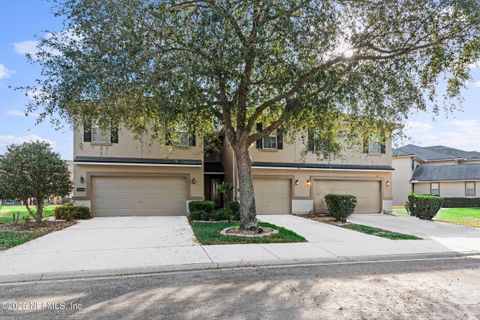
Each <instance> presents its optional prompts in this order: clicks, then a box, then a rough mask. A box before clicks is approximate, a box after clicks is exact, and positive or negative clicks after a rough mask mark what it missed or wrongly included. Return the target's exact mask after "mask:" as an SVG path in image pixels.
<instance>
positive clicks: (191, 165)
mask: <svg viewBox="0 0 480 320" xmlns="http://www.w3.org/2000/svg"><path fill="white" fill-rule="evenodd" d="M74 164H78V165H84V166H88V165H101V166H142V167H179V168H201V167H202V165H201V164H163V163H111V162H110V163H109V162H74Z"/></svg>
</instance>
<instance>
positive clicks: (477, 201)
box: [442, 198, 480, 208]
mask: <svg viewBox="0 0 480 320" xmlns="http://www.w3.org/2000/svg"><path fill="white" fill-rule="evenodd" d="M442 206H443V207H444V208H479V207H480V198H443V204H442Z"/></svg>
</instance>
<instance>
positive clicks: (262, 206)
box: [253, 179, 291, 214]
mask: <svg viewBox="0 0 480 320" xmlns="http://www.w3.org/2000/svg"><path fill="white" fill-rule="evenodd" d="M253 188H254V190H255V204H256V206H257V213H258V214H288V213H290V205H291V191H290V190H291V182H290V180H287V179H255V180H254V181H253Z"/></svg>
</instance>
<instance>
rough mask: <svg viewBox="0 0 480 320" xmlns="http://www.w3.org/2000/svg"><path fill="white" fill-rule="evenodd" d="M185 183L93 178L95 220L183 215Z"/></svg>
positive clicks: (173, 179)
mask: <svg viewBox="0 0 480 320" xmlns="http://www.w3.org/2000/svg"><path fill="white" fill-rule="evenodd" d="M186 194H187V193H186V183H185V178H179V177H148V178H147V177H93V178H92V206H93V214H94V216H97V217H99V216H161V215H166V216H168V215H184V214H185V213H186Z"/></svg>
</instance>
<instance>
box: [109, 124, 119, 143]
mask: <svg viewBox="0 0 480 320" xmlns="http://www.w3.org/2000/svg"><path fill="white" fill-rule="evenodd" d="M110 142H111V143H118V127H113V128H112V130H111V133H110Z"/></svg>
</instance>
